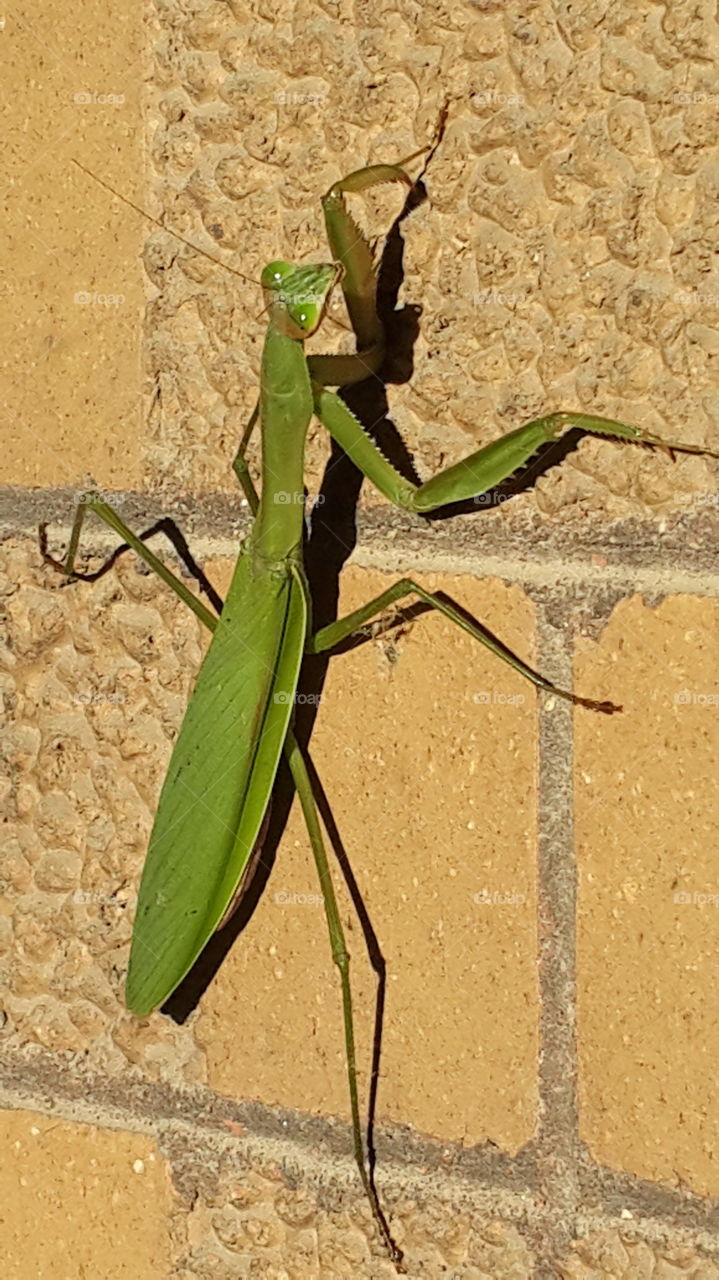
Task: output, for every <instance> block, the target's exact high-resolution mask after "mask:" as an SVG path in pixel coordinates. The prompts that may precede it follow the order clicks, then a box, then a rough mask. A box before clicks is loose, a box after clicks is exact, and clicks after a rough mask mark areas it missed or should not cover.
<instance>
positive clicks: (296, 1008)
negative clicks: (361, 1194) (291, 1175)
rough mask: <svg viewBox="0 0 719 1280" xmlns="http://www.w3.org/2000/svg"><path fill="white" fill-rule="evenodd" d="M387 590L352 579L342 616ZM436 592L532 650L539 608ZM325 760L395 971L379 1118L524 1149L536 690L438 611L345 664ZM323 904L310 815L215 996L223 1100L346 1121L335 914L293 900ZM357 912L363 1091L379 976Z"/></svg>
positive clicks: (360, 573) (315, 746) (358, 574)
mask: <svg viewBox="0 0 719 1280" xmlns="http://www.w3.org/2000/svg"><path fill="white" fill-rule="evenodd" d="M390 581H392V579H391V578H390V577H388V576H386V575H384V576H383V575H380V574H376V573H370V572H367V571H364V570H358V569H355V570H351V571H349V572H347V573H346V574H345V577H344V580H343V592H342V602H341V606H340V609H341V612H346V611H348V610H349V609H351V608H353V607H356V606H358V605H359V604H360V603H362V602H364V601H366V600H367V599H369V598H371V597H372V596H373V595H375V594H376V593H377V592H379V591H380V590H382V589H383V588H384V587H386V586H388V585H389V583H390ZM421 581H422V583H423V585H425V586H429V587H430V588H432V587H434V588H435V589H436V588H439V587H440V586H441V587H442V589H443V590H445V591H447V592H449V594H451V595H453V596H454V598H456V599H457V600H458V601H460V602H461V603H463V604H464V605H465V606H466V607H467V608H468V609H469V610H470V611H471V612H472V613H473V614H474V615H475V616H476V617H478V618H480V619H482V620H483V621H484V622H485V623H486V624H487V625H488V626H489V627H491V628H492V629H493V630H494V631H495V633H497V634H501V635H502V637H503V638H504V639H505V640H506V641H507V643H508V644H509V645H510V646H512V647H514V648H515V649H517V650H519V651H521V652H523V653H526V652H527V650H528V639H527V638H528V634H529V627H530V625H531V610H530V609H529V607H528V605H527V602H526V600H523V598H522V595H521V593H520V592H519V591H518V590H517V589H514V588H506V587H504V586H502V585H501V584H499V583H492V582H488V583H477V582H475V581H473V580H472V579H471V578H454V579H451V578H449V579H448V578H442V579H441V580H440V579H439V578H438V577H433V576H432V575H425V574H423V575H421ZM485 698H486V699H487V701H484V699H485ZM480 699H482V701H480ZM512 699H516V702H512ZM312 755H313V758H314V759H315V761H316V763H317V767H318V769H319V771H320V775H321V777H322V778H323V780H324V783H325V786H326V788H327V793H328V796H329V799H330V804H331V806H332V810H333V813H334V816H335V818H336V821H337V823H338V826H339V829H340V832H341V835H342V839H343V841H344V843H345V847H346V849H347V853H348V855H349V858H350V861H351V864H352V867H353V869H354V872H355V875H356V876H357V880H358V882H359V885H360V888H361V891H362V896H363V899H364V901H365V903H366V905H367V908H368V910H369V912H370V915H371V918H372V921H373V923H374V926H375V928H376V930H377V933H378V936H379V939H380V944H381V946H382V950H383V952H384V954H385V958H386V961H387V1028H386V1035H385V1040H384V1044H383V1059H382V1087H381V1090H380V1107H381V1113H382V1115H384V1116H386V1117H388V1118H391V1119H393V1120H396V1121H401V1122H403V1123H409V1124H412V1125H413V1126H414V1127H415V1128H417V1129H419V1130H421V1131H423V1132H427V1133H435V1134H441V1135H442V1136H443V1137H445V1138H455V1139H457V1140H463V1141H464V1142H466V1143H468V1144H471V1143H474V1142H478V1141H480V1140H482V1139H483V1138H484V1137H487V1136H489V1137H492V1138H493V1140H494V1141H496V1142H497V1143H499V1144H500V1145H501V1146H503V1147H505V1148H509V1149H511V1150H516V1149H517V1148H518V1147H519V1146H521V1145H522V1144H523V1143H524V1142H526V1141H527V1140H528V1138H529V1137H530V1136H531V1134H532V1132H533V1130H534V1126H535V1107H536V1081H535V1070H536V1053H537V1003H536V1002H537V985H536V970H535V946H536V921H535V883H534V882H535V851H534V850H535V846H534V835H533V830H534V824H535V820H536V819H535V796H534V787H535V768H536V710H535V696H534V693H533V691H532V689H531V688H530V687H529V686H528V685H526V683H525V682H524V681H523V680H522V679H521V677H519V676H518V675H516V673H514V672H513V671H511V670H510V668H508V667H507V666H505V665H504V664H502V663H501V662H500V661H499V660H498V659H496V658H494V657H493V656H492V655H490V654H488V653H487V651H486V650H485V649H483V648H482V647H481V646H480V645H478V644H477V643H476V642H474V641H473V640H472V639H471V638H470V637H468V636H466V635H464V633H462V632H460V631H458V630H457V629H456V628H455V627H454V626H452V625H451V624H450V623H449V622H447V621H445V620H444V619H441V618H439V617H438V616H431V617H423V618H421V619H420V620H418V621H417V622H415V623H414V625H413V626H412V629H411V631H410V632H409V634H407V635H405V636H402V637H401V638H400V639H399V640H395V641H394V642H393V641H392V639H391V637H387V638H386V639H384V640H377V641H373V642H372V643H369V644H367V645H365V646H363V647H362V648H360V649H358V650H355V651H353V652H352V653H350V654H347V655H342V656H338V657H336V658H333V659H332V661H331V667H330V678H329V680H328V683H327V686H326V691H325V696H324V699H323V702H322V705H321V709H320V714H319V717H318V723H317V728H316V732H315V734H314V736H313V740H312ZM337 878H338V877H336V879H337ZM317 892H318V889H317V881H316V875H315V871H314V866H313V864H312V861H311V853H310V849H309V845H308V841H307V837H306V834H305V832H304V828H303V825H302V821H301V817H300V816H299V815H298V814H297V812H295V813H294V814H293V820H292V822H291V824H290V828H289V831H288V834H287V836H286V838H285V840H284V842H283V845H282V847H281V849H280V851H279V856H278V860H277V864H276V867H275V870H274V872H273V874H272V878H271V881H270V883H269V884H268V886H267V889H266V891H265V894H264V897H263V900H262V902H261V905H260V907H259V909H258V911H257V912H256V914H255V916H254V917H253V919H252V922H251V924H250V926H249V928H248V929H247V930H246V932H245V933H244V934H243V936H242V937H241V938H240V939H239V941H238V943H237V944H236V946H235V948H234V949H233V951H232V953H231V954H230V957H229V959H228V961H227V963H226V965H225V967H224V969H223V970H222V971H221V974H220V976H219V979H218V980H217V982H216V983H215V984H214V986H213V987H212V988H211V989H210V990H209V991H208V993H207V995H206V997H205V999H204V1002H203V1006H202V1009H203V1012H202V1018H201V1020H200V1023H199V1028H198V1034H199V1036H200V1039H201V1040H202V1042H203V1044H204V1046H205V1049H206V1052H207V1056H208V1064H209V1079H210V1082H211V1083H212V1084H213V1086H214V1087H215V1088H218V1089H220V1090H221V1091H223V1092H226V1093H230V1094H237V1093H240V1094H242V1095H244V1096H250V1097H255V1096H257V1097H260V1098H262V1099H264V1100H265V1101H268V1102H282V1103H285V1104H288V1105H292V1106H299V1107H301V1108H303V1109H307V1110H320V1111H330V1112H334V1113H338V1114H341V1115H344V1114H346V1113H347V1100H346V1096H345V1095H346V1083H345V1077H344V1067H343V1059H344V1049H343V1042H342V1035H341V1019H340V1005H339V995H338V984H337V980H336V977H335V971H334V969H333V966H332V964H331V962H330V957H329V948H328V941H327V934H326V926H325V922H324V917H323V911H322V907H321V906H319V905H317V906H312V905H301V904H300V903H297V905H293V904H292V902H291V898H292V895H309V896H310V897H311V898H313V899H314V897H315V896H316V895H317ZM285 899H286V900H285ZM343 901H344V906H343V911H342V915H343V922H344V924H345V927H346V928H347V929H348V943H349V948H350V951H351V955H352V968H353V975H354V982H355V984H356V1004H357V1011H358V1030H359V1042H360V1046H361V1051H360V1062H361V1065H362V1072H363V1079H364V1081H365V1082H366V1074H367V1064H368V1061H369V1046H370V1044H371V1019H370V1014H371V1012H372V1010H373V990H374V984H373V981H372V978H371V974H370V970H369V966H368V964H367V961H366V958H365V956H364V946H363V942H362V935H361V933H360V930H359V927H358V925H357V922H356V919H355V917H354V913H353V912H352V911H351V910H350V909H349V908H348V906H347V902H346V897H345V895H343ZM238 1027H242V1028H243V1032H242V1034H241V1035H239V1036H238Z"/></svg>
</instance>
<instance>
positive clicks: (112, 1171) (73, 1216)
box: [0, 1111, 172, 1280]
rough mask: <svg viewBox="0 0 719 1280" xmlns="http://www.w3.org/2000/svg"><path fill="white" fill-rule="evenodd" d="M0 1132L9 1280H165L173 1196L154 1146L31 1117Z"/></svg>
mask: <svg viewBox="0 0 719 1280" xmlns="http://www.w3.org/2000/svg"><path fill="white" fill-rule="evenodd" d="M0 1127H2V1133H3V1142H2V1145H3V1152H4V1157H3V1161H2V1171H1V1172H0V1187H1V1189H0V1220H1V1221H2V1228H1V1229H0V1267H1V1268H2V1274H3V1276H5V1277H6V1278H7V1280H30V1277H32V1278H33V1280H77V1277H78V1276H82V1275H86V1276H97V1277H99V1276H102V1278H103V1280H134V1278H135V1277H137V1276H143V1277H147V1280H166V1278H167V1276H168V1275H169V1271H170V1239H169V1215H170V1211H171V1208H172V1195H171V1188H170V1181H169V1177H168V1173H167V1169H166V1167H165V1163H164V1161H163V1160H162V1158H161V1157H160V1156H159V1154H158V1152H157V1150H156V1148H155V1144H154V1143H153V1142H152V1140H151V1139H149V1138H146V1137H143V1136H140V1135H138V1134H129V1133H117V1132H112V1131H111V1130H107V1129H96V1128H93V1127H92V1126H90V1125H80V1124H72V1123H70V1122H69V1121H65V1120H58V1119H57V1118H56V1117H55V1116H52V1117H48V1116H45V1115H37V1114H35V1113H34V1112H32V1111H16V1112H15V1111H5V1112H3V1113H2V1117H1V1119H0Z"/></svg>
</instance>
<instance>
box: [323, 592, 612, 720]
mask: <svg viewBox="0 0 719 1280" xmlns="http://www.w3.org/2000/svg"><path fill="white" fill-rule="evenodd" d="M409 595H416V596H419V598H420V600H422V601H423V602H424V604H425V605H426V607H427V608H429V609H436V610H437V611H438V612H439V613H441V614H444V616H445V618H449V620H450V622H453V623H454V624H455V625H456V626H458V627H461V628H462V630H463V631H466V632H467V633H468V635H470V636H472V638H473V639H474V640H478V641H479V642H480V644H483V645H485V646H486V648H488V649H490V650H491V652H492V653H494V654H496V655H497V657H498V658H501V659H502V661H503V662H506V663H508V665H509V666H510V667H514V670H515V671H518V672H519V673H520V675H522V676H524V677H525V679H527V680H529V681H531V683H532V684H533V685H535V687H536V688H537V689H542V690H544V691H545V692H546V693H552V694H555V695H556V696H557V697H560V698H564V699H566V701H568V702H573V703H574V704H575V705H576V706H579V707H587V708H588V709H589V710H590V711H603V712H604V713H605V714H606V715H611V714H612V712H614V711H621V707H618V706H616V705H615V704H614V703H613V702H597V701H595V700H594V699H593V698H581V697H580V696H579V695H578V694H576V693H570V692H569V691H568V690H567V689H560V688H558V687H557V685H555V684H552V682H551V680H546V679H545V678H544V676H541V675H540V674H539V673H538V672H537V671H533V670H532V668H531V667H529V666H527V664H526V662H522V660H521V658H518V657H517V656H516V654H514V653H512V651H511V650H510V649H508V648H507V647H506V646H505V645H503V644H502V642H501V640H497V639H496V638H495V637H494V636H493V635H492V634H491V633H490V632H489V631H487V630H486V629H485V628H484V627H482V626H481V625H480V624H479V623H478V622H475V621H474V619H473V618H472V617H470V615H469V614H467V613H465V611H464V610H463V609H461V608H460V607H459V606H458V605H456V604H455V603H454V601H452V600H451V599H450V598H449V597H448V596H445V595H444V593H443V592H434V591H426V590H425V589H424V587H420V586H419V585H418V584H417V583H416V582H414V581H413V580H412V578H401V579H400V580H399V582H395V584H394V586H391V587H388V588H387V590H386V591H383V592H382V593H381V594H380V595H378V596H375V597H374V599H372V600H370V601H369V602H368V603H367V604H365V605H363V606H362V607H361V608H359V609H355V610H353V612H352V613H349V614H347V615H346V617H344V618H340V619H338V621H337V622H332V623H330V624H329V626H326V627H322V628H321V629H320V630H319V631H316V632H315V634H314V635H313V636H310V637H309V639H308V641H307V647H306V651H307V652H308V653H324V652H326V651H327V650H328V649H335V648H337V647H338V646H339V645H341V644H342V642H343V641H344V640H348V639H350V638H352V637H353V636H363V635H364V637H365V638H366V634H367V633H366V631H365V627H366V624H367V622H369V620H370V619H371V618H374V617H377V615H378V614H381V613H383V612H384V611H385V610H386V609H390V608H391V607H392V606H393V605H395V604H396V603H397V601H398V600H402V599H404V598H406V597H407V596H409ZM397 621H398V620H395V621H394V622H393V621H392V619H391V618H390V619H388V623H387V627H388V628H389V627H391V626H393V625H397Z"/></svg>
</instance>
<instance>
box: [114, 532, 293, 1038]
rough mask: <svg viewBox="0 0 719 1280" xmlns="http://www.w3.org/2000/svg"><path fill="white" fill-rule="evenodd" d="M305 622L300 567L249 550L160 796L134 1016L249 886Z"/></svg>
mask: <svg viewBox="0 0 719 1280" xmlns="http://www.w3.org/2000/svg"><path fill="white" fill-rule="evenodd" d="M307 618H308V605H307V589H306V585H305V582H304V579H303V577H302V574H301V571H300V570H299V569H297V568H295V567H294V566H293V567H292V568H288V570H287V572H286V573H277V572H274V573H267V572H265V573H261V572H258V570H257V567H256V564H255V561H254V558H253V554H252V549H251V545H248V546H247V547H246V548H245V550H243V552H242V554H241V555H240V557H239V560H238V562H237V567H236V569H235V573H234V577H233V579H232V584H231V586H230V590H229V593H228V596H227V600H226V602H225V607H224V609H223V611H222V616H221V618H220V620H219V622H218V625H217V629H216V631H215V634H214V636H213V638H212V642H211V644H210V648H209V649H208V651H207V654H206V656H205V660H204V662H203V664H202V667H201V668H200V673H199V675H198V678H197V683H196V685H195V691H194V695H193V697H192V700H191V702H190V705H189V707H188V709H187V712H186V714H185V719H184V721H183V723H182V728H181V730H180V734H179V737H178V739H177V742H176V744H175V748H174V751H173V753H172V758H171V760H170V766H169V769H168V772H167V777H166V778H165V782H164V785H163V788H162V793H161V795H160V803H159V807H158V810H157V815H156V818H155V825H154V827H153V831H152V836H151V838H150V846H149V849H148V852H147V860H146V862H145V868H144V871H143V875H142V882H141V884H140V893H139V897H138V903H137V914H136V917H135V927H134V931H133V936H132V949H131V953H130V964H129V969H128V975H127V985H126V988H125V998H126V1002H127V1006H128V1008H129V1009H130V1011H131V1012H132V1013H135V1014H137V1015H139V1016H143V1015H145V1014H147V1013H150V1012H151V1010H152V1009H154V1008H156V1007H157V1006H158V1005H159V1004H162V1003H163V1001H164V1000H166V999H167V997H168V996H169V995H170V994H171V993H172V991H174V989H175V987H176V986H177V985H178V984H179V983H180V982H181V981H182V979H183V978H184V976H185V974H186V973H187V972H188V971H189V969H190V968H191V967H192V965H193V964H194V962H195V960H196V959H197V957H198V956H199V954H200V952H201V951H202V949H203V947H204V946H205V944H206V943H207V942H208V940H209V938H210V937H211V935H212V934H213V932H214V930H215V929H216V927H217V925H218V923H219V921H220V920H221V919H222V916H223V915H224V912H225V909H226V907H227V905H228V903H229V902H230V900H231V898H232V896H233V894H234V892H235V890H236V888H237V886H238V884H239V883H240V880H241V879H242V875H243V872H244V870H245V867H246V866H247V863H248V860H249V857H250V854H251V852H252V849H253V846H254V844H255V841H256V839H257V836H258V833H259V830H260V827H261V825H262V819H263V817H264V814H265V811H266V809H267V805H268V802H269V798H270V793H271V791H272V785H273V783H274V779H275V774H276V772H277V767H278V765H279V760H280V755H281V753H282V747H283V744H284V741H285V737H286V735H287V731H288V728H289V725H290V721H291V717H292V711H293V707H294V695H295V690H296V687H297V680H298V677H299V670H300V664H301V661H302V654H303V648H304V642H305V635H306V631H307Z"/></svg>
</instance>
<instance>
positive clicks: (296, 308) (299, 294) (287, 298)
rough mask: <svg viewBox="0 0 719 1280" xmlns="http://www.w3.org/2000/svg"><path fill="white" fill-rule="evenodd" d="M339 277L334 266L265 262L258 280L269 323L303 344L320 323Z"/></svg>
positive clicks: (338, 270) (339, 271) (314, 263)
mask: <svg viewBox="0 0 719 1280" xmlns="http://www.w3.org/2000/svg"><path fill="white" fill-rule="evenodd" d="M340 274H341V267H340V266H339V264H337V263H326V262H312V263H309V264H308V265H307V266H304V267H296V266H293V264H292V263H291V262H280V261H277V262H269V263H268V264H267V266H266V267H265V268H264V270H263V272H262V276H261V283H262V289H263V292H264V295H265V302H266V304H267V307H268V309H269V312H270V315H271V317H272V322H273V324H274V325H275V326H276V328H278V329H279V330H280V332H281V333H283V334H284V335H285V337H286V338H296V339H298V340H299V341H303V340H304V339H305V338H309V336H310V334H311V333H314V331H315V329H317V328H318V327H319V325H320V323H321V320H322V317H323V315H324V313H325V309H326V307H327V303H328V301H329V297H330V294H331V293H332V289H333V288H334V286H335V284H336V283H337V281H338V279H339V277H340Z"/></svg>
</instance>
